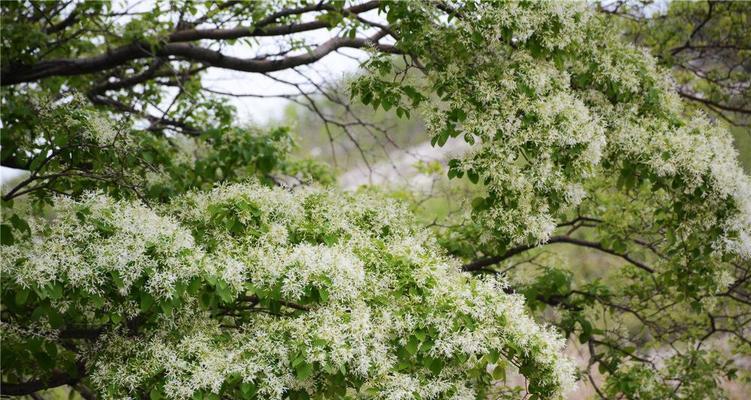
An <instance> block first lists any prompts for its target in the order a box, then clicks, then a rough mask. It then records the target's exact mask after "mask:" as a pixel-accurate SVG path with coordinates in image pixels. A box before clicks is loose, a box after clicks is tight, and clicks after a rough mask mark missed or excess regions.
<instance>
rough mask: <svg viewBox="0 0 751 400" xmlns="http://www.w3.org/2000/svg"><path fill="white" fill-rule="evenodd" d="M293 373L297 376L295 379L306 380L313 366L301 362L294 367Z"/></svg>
mask: <svg viewBox="0 0 751 400" xmlns="http://www.w3.org/2000/svg"><path fill="white" fill-rule="evenodd" d="M295 373H296V375H297V379H300V380H304V379H307V378H308V377H309V376H310V375H311V374H312V373H313V364H309V363H307V362H303V363H301V364H300V365H298V366H297V367H295Z"/></svg>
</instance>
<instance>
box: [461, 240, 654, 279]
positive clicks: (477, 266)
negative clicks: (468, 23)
mask: <svg viewBox="0 0 751 400" xmlns="http://www.w3.org/2000/svg"><path fill="white" fill-rule="evenodd" d="M553 243H569V244H574V245H577V246H581V247H589V248H592V249H596V250H599V251H601V252H603V253H607V254H610V255H613V256H616V257H619V258H622V259H624V260H626V261H628V262H629V263H631V264H633V265H634V266H636V267H637V268H639V269H642V270H644V271H647V272H649V273H653V272H655V271H654V269H652V268H651V267H650V266H648V265H647V264H644V263H643V262H641V261H639V260H636V259H634V258H633V257H631V256H630V255H629V254H627V253H619V252H617V251H615V250H612V249H608V248H606V247H604V246H603V245H602V244H601V243H597V242H590V241H588V240H583V239H576V238H572V237H569V236H553V237H551V238H550V240H548V241H547V242H545V243H543V244H541V245H540V246H545V245H548V244H553ZM535 247H538V246H527V245H524V246H519V247H515V248H512V249H510V250H508V251H507V252H505V253H504V254H503V255H500V256H495V257H488V258H483V259H480V260H477V261H474V262H471V263H469V264H465V265H464V266H462V271H465V272H472V271H478V270H481V269H483V268H484V267H487V266H489V265H493V264H498V263H499V262H501V261H504V260H506V259H509V258H511V257H513V256H515V255H517V254H521V253H523V252H525V251H527V250H531V249H533V248H535Z"/></svg>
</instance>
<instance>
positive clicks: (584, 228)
mask: <svg viewBox="0 0 751 400" xmlns="http://www.w3.org/2000/svg"><path fill="white" fill-rule="evenodd" d="M160 7H164V8H165V9H163V10H162V9H159V8H160ZM3 10H4V12H3V19H4V20H3V22H4V23H3V36H4V39H3V54H4V55H5V57H4V58H3V64H2V76H1V78H2V84H3V85H6V87H5V88H4V91H3V125H4V129H3V131H4V132H3V141H2V165H3V166H8V167H15V168H23V169H25V170H27V171H29V174H28V175H27V176H26V177H24V178H22V180H21V181H19V182H16V183H15V184H14V185H12V187H10V188H9V189H8V190H7V191H6V192H5V193H4V194H3V206H4V209H3V225H2V229H3V230H2V239H3V247H2V254H3V257H2V313H3V315H2V317H3V318H2V319H3V323H2V329H3V342H2V346H3V347H2V357H3V359H2V364H3V367H2V379H3V381H2V393H3V394H8V395H25V394H32V393H35V392H37V391H39V390H43V389H46V388H52V387H57V386H61V385H70V386H72V387H74V388H75V389H76V390H77V391H78V392H80V393H81V394H82V395H83V396H85V397H92V398H93V397H97V396H101V397H106V398H110V397H112V398H121V397H151V398H162V397H167V398H189V397H194V398H222V397H225V398H236V397H239V398H254V397H257V398H287V397H289V398H311V397H313V398H387V399H402V398H478V397H479V398H484V397H487V396H491V395H494V396H496V397H511V398H515V397H519V396H520V393H519V392H520V391H523V392H528V393H531V394H532V395H534V396H536V397H539V398H558V397H561V396H563V395H564V393H565V391H566V390H567V389H569V388H570V387H571V386H572V384H573V381H574V380H575V377H576V375H577V374H576V373H575V367H574V365H573V363H572V362H571V361H569V360H567V359H566V357H565V356H564V354H563V343H564V339H566V338H568V337H573V338H576V339H578V341H579V342H580V343H581V344H582V345H585V346H586V349H587V350H588V355H589V360H588V363H587V364H586V365H582V366H581V371H580V372H582V373H583V375H581V376H587V377H588V379H589V380H590V381H591V384H592V385H593V387H594V390H595V391H596V393H597V394H598V395H599V396H601V397H603V398H608V397H619V396H624V395H625V396H627V397H630V398H659V399H662V398H671V397H673V398H704V397H706V396H719V394H720V393H721V389H720V388H719V384H720V381H721V379H726V378H730V379H733V378H735V377H736V376H737V375H739V374H738V371H737V369H738V368H739V365H738V364H736V363H735V362H734V360H737V359H738V357H737V356H738V355H746V356H747V355H749V354H750V353H751V341H750V339H749V326H748V324H749V320H748V318H747V315H748V313H749V305H751V293H750V292H749V290H751V288H749V278H751V271H750V270H749V264H750V263H751V181H750V180H749V178H748V177H747V176H746V175H744V173H743V171H742V170H741V167H740V166H739V164H738V162H737V160H736V152H735V150H734V148H733V145H732V139H731V137H730V136H729V134H728V132H727V131H726V130H725V129H724V128H723V127H722V126H720V125H718V124H717V123H716V121H713V120H711V119H710V118H708V117H707V116H706V115H705V114H704V113H703V111H702V110H701V109H698V108H696V107H695V106H693V105H690V104H686V103H684V102H683V101H682V100H681V98H680V97H679V94H678V92H677V91H676V88H675V83H674V82H673V81H672V79H671V77H670V75H669V74H668V72H667V71H665V70H663V69H662V68H661V67H660V66H658V65H657V64H656V61H655V59H653V58H652V57H651V56H650V55H649V54H647V53H646V52H645V51H643V50H640V49H638V48H636V47H634V46H632V45H629V44H627V43H625V42H623V41H622V40H621V39H620V38H619V37H617V36H616V35H613V34H612V30H611V29H609V28H610V27H611V26H612V25H609V23H608V21H609V19H608V18H609V17H608V16H606V15H603V14H598V13H596V12H595V11H594V10H592V9H591V8H589V7H588V6H587V5H586V4H583V3H522V2H519V3H515V2H514V3H505V2H457V3H451V2H388V1H373V2H367V3H356V4H343V3H340V2H332V3H326V2H320V3H313V4H292V3H290V4H287V3H282V4H277V2H270V3H269V4H265V3H242V2H226V3H216V4H211V5H206V6H204V5H201V6H198V5H194V4H193V3H191V2H185V3H182V2H175V3H170V4H169V5H166V4H164V5H161V4H160V5H159V7H157V9H156V10H155V11H154V12H147V13H143V14H138V15H127V14H129V13H128V11H125V12H123V13H120V12H114V11H112V10H111V9H110V8H108V7H107V6H104V5H101V4H94V3H81V4H78V3H76V4H57V3H44V4H39V3H18V4H15V3H14V4H3ZM311 15H312V16H315V19H310V18H309V16H311ZM123 17H127V18H123ZM103 27H109V28H108V29H104V28H103ZM321 28H329V29H332V30H333V32H334V33H332V35H331V38H329V39H328V40H327V41H325V42H324V43H322V44H318V45H312V46H311V44H309V43H305V42H304V41H301V40H300V39H299V38H298V37H297V36H295V34H297V33H301V32H307V31H310V30H315V29H321ZM32 33H33V34H32ZM267 36H279V37H281V38H283V39H284V40H282V41H281V42H280V43H281V44H280V46H281V47H280V49H279V51H278V52H277V53H268V54H267V53H264V54H261V55H259V56H258V57H255V58H247V59H241V58H236V57H232V56H229V55H226V54H223V53H222V48H221V47H222V46H223V45H225V44H227V42H228V41H234V40H244V39H258V38H260V37H267ZM212 46H214V47H212ZM216 46H218V47H216ZM217 48H218V50H217ZM342 48H360V49H366V50H367V51H368V54H369V55H370V57H369V58H368V60H367V61H366V62H365V63H364V67H365V69H366V70H367V71H368V73H366V74H363V75H362V76H360V77H359V78H357V79H355V80H354V81H353V82H351V85H350V89H351V94H352V97H353V98H354V99H355V100H357V101H359V102H361V103H363V104H365V105H369V106H373V108H375V109H379V108H382V109H383V110H385V111H388V112H394V113H395V114H396V115H397V116H398V117H400V118H401V117H411V116H412V115H415V116H416V115H419V116H421V117H422V119H423V120H424V121H425V123H426V128H427V133H428V136H427V138H428V139H429V140H431V143H432V144H433V145H434V146H444V145H445V144H446V143H447V142H448V141H450V140H462V141H464V142H466V143H467V144H469V147H470V150H469V151H468V152H467V153H466V154H464V155H463V156H462V157H461V158H459V159H455V160H451V161H450V162H449V163H448V167H449V169H448V177H449V178H457V179H459V178H461V179H464V178H465V177H466V180H467V181H468V182H469V183H470V184H471V185H473V186H472V190H471V191H472V193H473V196H474V198H473V199H468V201H467V202H466V203H465V204H466V213H464V214H463V215H460V216H459V217H455V216H452V220H451V221H448V222H447V223H446V224H439V225H435V226H433V227H432V228H431V229H425V228H422V227H420V226H419V224H418V223H417V222H416V221H415V220H414V218H413V217H411V216H410V213H409V212H408V211H407V210H406V208H405V207H406V206H405V205H404V204H400V203H397V202H395V201H393V200H388V199H387V198H388V195H387V194H385V193H380V192H377V191H375V190H373V191H367V190H364V191H361V192H358V193H356V194H351V193H350V194H347V193H341V192H339V191H337V190H335V189H333V188H321V186H325V185H326V184H327V183H330V182H331V181H332V177H331V175H330V173H329V172H327V170H326V169H325V168H324V167H323V166H321V165H320V164H317V163H314V162H311V161H308V160H297V159H294V158H293V157H290V156H289V155H288V154H289V153H290V146H291V143H290V140H289V136H288V134H287V133H288V132H287V130H286V129H283V128H276V129H273V130H271V131H268V132H266V131H262V130H260V129H257V128H239V127H235V126H233V123H232V121H233V112H232V110H231V109H230V108H228V107H227V106H226V105H224V104H223V103H222V102H221V101H219V100H218V99H217V98H216V97H214V95H213V94H212V93H210V92H208V91H207V90H206V88H205V87H204V86H203V85H202V84H201V80H200V78H201V73H202V71H204V70H206V69H207V68H226V69H235V70H240V71H246V72H251V73H263V74H270V73H272V72H274V71H279V70H284V69H289V68H296V67H299V66H302V65H306V64H310V63H313V62H315V61H317V60H319V59H320V58H322V57H324V56H325V55H326V54H328V53H330V52H333V51H336V50H337V49H342ZM303 49H307V51H301V50H303ZM394 54H398V55H400V57H394V56H393V55H394ZM413 72H415V73H413ZM293 86H294V85H293ZM171 87H177V91H176V92H175V91H174V90H168V89H169V88H171ZM69 90H75V92H76V93H78V94H71V93H72V92H69ZM60 93H62V95H60ZM301 95H302V96H303V97H306V98H307V99H308V100H310V97H308V96H309V95H308V94H307V93H301ZM692 95H694V94H692ZM165 102H166V104H167V105H168V106H167V107H166V108H161V107H162V105H163V104H164V103H165ZM310 104H313V107H314V102H313V101H311V102H310ZM93 106H98V107H99V108H100V109H98V110H97V109H94V108H92V107H93ZM155 110H157V111H159V114H154V112H155ZM126 116H130V117H132V118H134V119H136V120H137V121H139V122H141V124H137V125H130V124H129V120H128V119H127V118H126ZM143 122H145V124H144V123H143ZM360 122H361V123H362V124H364V125H365V124H367V122H362V121H360ZM136 126H142V127H143V126H145V127H146V129H138V128H136ZM343 128H345V127H344V126H343ZM284 176H296V177H297V179H299V180H300V181H302V182H305V183H306V184H305V185H302V186H304V187H301V188H297V189H295V190H289V189H282V188H278V187H277V188H272V187H273V186H276V185H277V184H278V183H280V182H281V181H282V180H283V178H284ZM233 182H234V183H233ZM237 182H245V183H237ZM309 183H313V185H312V186H310V187H307V186H308V185H307V184H309ZM556 243H563V244H569V245H574V246H579V247H583V248H587V249H591V250H594V251H598V252H602V253H605V254H608V255H610V256H612V260H618V261H617V262H613V263H612V264H613V266H614V267H616V268H617V272H614V273H608V274H602V275H601V276H602V279H595V280H591V281H586V282H579V281H576V280H575V279H573V276H572V274H571V273H570V272H569V270H567V269H565V268H562V266H561V265H557V263H558V261H557V260H555V259H549V260H547V261H546V263H545V264H544V269H542V270H541V273H540V274H538V275H537V276H534V277H532V278H527V279H525V280H523V281H519V280H516V279H511V280H509V279H508V278H507V277H505V276H504V275H506V274H507V273H509V272H512V270H514V269H516V268H518V267H519V266H520V265H522V264H531V260H532V259H534V258H537V257H540V256H541V255H544V249H545V248H546V247H547V246H548V245H552V244H556ZM525 260H526V261H525ZM511 278H514V276H511ZM523 299H526V306H527V307H526V308H527V310H525V303H524V302H523ZM551 308H552V309H554V310H555V312H554V313H552V314H551V313H550V312H541V311H545V310H549V309H551ZM528 312H532V313H536V314H538V315H537V316H538V317H540V318H543V317H544V318H546V319H547V320H548V322H550V323H552V324H554V325H556V326H557V329H555V328H552V327H548V326H547V325H546V324H544V323H538V322H535V320H534V319H533V317H530V316H529V314H528ZM551 315H552V316H551ZM629 318H631V319H634V321H635V323H633V324H631V325H628V324H627V322H628V319H629ZM718 339H722V342H721V344H722V345H719V344H718ZM593 367H596V368H597V369H599V373H600V374H601V376H602V378H598V377H595V374H594V371H593ZM507 371H510V372H511V371H513V372H518V373H519V374H520V375H521V376H522V377H524V378H525V382H526V385H524V386H523V387H515V384H513V383H512V382H509V381H508V380H507V378H506V376H507V374H506V372H507ZM740 375H741V376H742V377H743V376H744V373H741V374H740ZM504 381H506V384H503V382H504Z"/></svg>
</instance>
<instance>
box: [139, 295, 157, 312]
mask: <svg viewBox="0 0 751 400" xmlns="http://www.w3.org/2000/svg"><path fill="white" fill-rule="evenodd" d="M152 305H154V297H152V296H151V295H150V294H148V293H145V292H144V293H143V294H141V312H146V311H148V310H149V309H150V308H151V306H152Z"/></svg>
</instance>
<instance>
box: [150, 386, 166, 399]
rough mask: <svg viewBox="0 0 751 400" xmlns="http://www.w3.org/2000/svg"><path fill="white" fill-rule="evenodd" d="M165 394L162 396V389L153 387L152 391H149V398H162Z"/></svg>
mask: <svg viewBox="0 0 751 400" xmlns="http://www.w3.org/2000/svg"><path fill="white" fill-rule="evenodd" d="M163 397H164V396H162V391H161V390H159V388H156V387H155V388H153V389H151V392H149V399H151V400H161V399H162V398H163Z"/></svg>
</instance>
